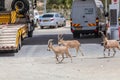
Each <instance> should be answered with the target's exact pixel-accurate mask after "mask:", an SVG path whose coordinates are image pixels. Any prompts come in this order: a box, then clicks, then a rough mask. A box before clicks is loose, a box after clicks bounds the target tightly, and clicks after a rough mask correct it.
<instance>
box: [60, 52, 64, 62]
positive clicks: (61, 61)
mask: <svg viewBox="0 0 120 80" xmlns="http://www.w3.org/2000/svg"><path fill="white" fill-rule="evenodd" d="M63 60H64V54H62V60H61V61H60V63H61V62H62V61H63Z"/></svg>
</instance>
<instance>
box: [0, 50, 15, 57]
mask: <svg viewBox="0 0 120 80" xmlns="http://www.w3.org/2000/svg"><path fill="white" fill-rule="evenodd" d="M14 55H15V53H14V52H13V51H0V57H12V56H14Z"/></svg>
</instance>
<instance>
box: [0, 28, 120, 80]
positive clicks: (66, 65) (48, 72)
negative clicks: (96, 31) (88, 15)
mask: <svg viewBox="0 0 120 80" xmlns="http://www.w3.org/2000/svg"><path fill="white" fill-rule="evenodd" d="M61 33H62V34H64V39H65V40H72V39H73V37H72V33H71V32H70V28H69V26H66V27H60V28H57V29H39V28H36V29H35V31H34V36H33V37H32V38H26V39H25V40H24V41H23V46H22V48H21V50H20V51H19V52H18V53H12V52H7V53H1V54H0V80H77V79H78V80H119V78H120V76H119V73H120V69H119V67H120V62H119V61H120V54H119V52H120V51H118V50H117V53H116V56H115V57H106V58H104V57H103V46H101V44H100V43H101V42H102V39H101V38H94V36H93V35H89V36H87V35H84V36H81V38H80V39H78V40H79V41H80V43H81V47H80V48H81V50H82V51H83V53H84V55H85V56H81V54H80V53H79V55H78V56H77V57H74V56H75V55H76V52H75V50H74V49H69V51H70V54H71V55H72V56H73V62H72V63H71V61H70V59H69V58H65V59H64V60H63V63H61V64H56V59H55V55H54V52H53V51H47V47H48V45H47V44H48V40H49V39H54V45H57V35H58V34H61ZM111 55H112V53H111ZM106 56H107V51H106Z"/></svg>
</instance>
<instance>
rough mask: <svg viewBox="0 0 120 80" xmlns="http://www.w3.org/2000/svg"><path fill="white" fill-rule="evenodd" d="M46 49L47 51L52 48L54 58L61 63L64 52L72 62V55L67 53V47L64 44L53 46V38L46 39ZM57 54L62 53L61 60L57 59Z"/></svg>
mask: <svg viewBox="0 0 120 80" xmlns="http://www.w3.org/2000/svg"><path fill="white" fill-rule="evenodd" d="M47 50H48V51H51V50H52V51H53V52H54V53H55V56H56V60H57V61H58V63H61V62H62V61H63V60H64V54H66V55H67V56H69V57H70V58H71V62H72V57H71V55H70V54H69V51H68V47H66V46H53V39H49V40H48V49H47ZM59 55H62V60H61V61H59V59H58V57H59Z"/></svg>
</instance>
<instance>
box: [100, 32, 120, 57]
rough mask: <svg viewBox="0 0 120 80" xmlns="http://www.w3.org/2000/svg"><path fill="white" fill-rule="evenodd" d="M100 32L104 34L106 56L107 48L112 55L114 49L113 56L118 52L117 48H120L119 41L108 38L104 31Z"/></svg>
mask: <svg viewBox="0 0 120 80" xmlns="http://www.w3.org/2000/svg"><path fill="white" fill-rule="evenodd" d="M100 33H101V34H102V36H103V46H104V57H105V50H106V49H108V50H109V51H108V56H110V49H111V48H112V49H113V51H114V54H113V56H115V54H116V50H115V48H117V49H119V50H120V46H119V42H118V41H117V40H108V38H107V37H106V36H105V35H104V33H103V32H102V31H100Z"/></svg>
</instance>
